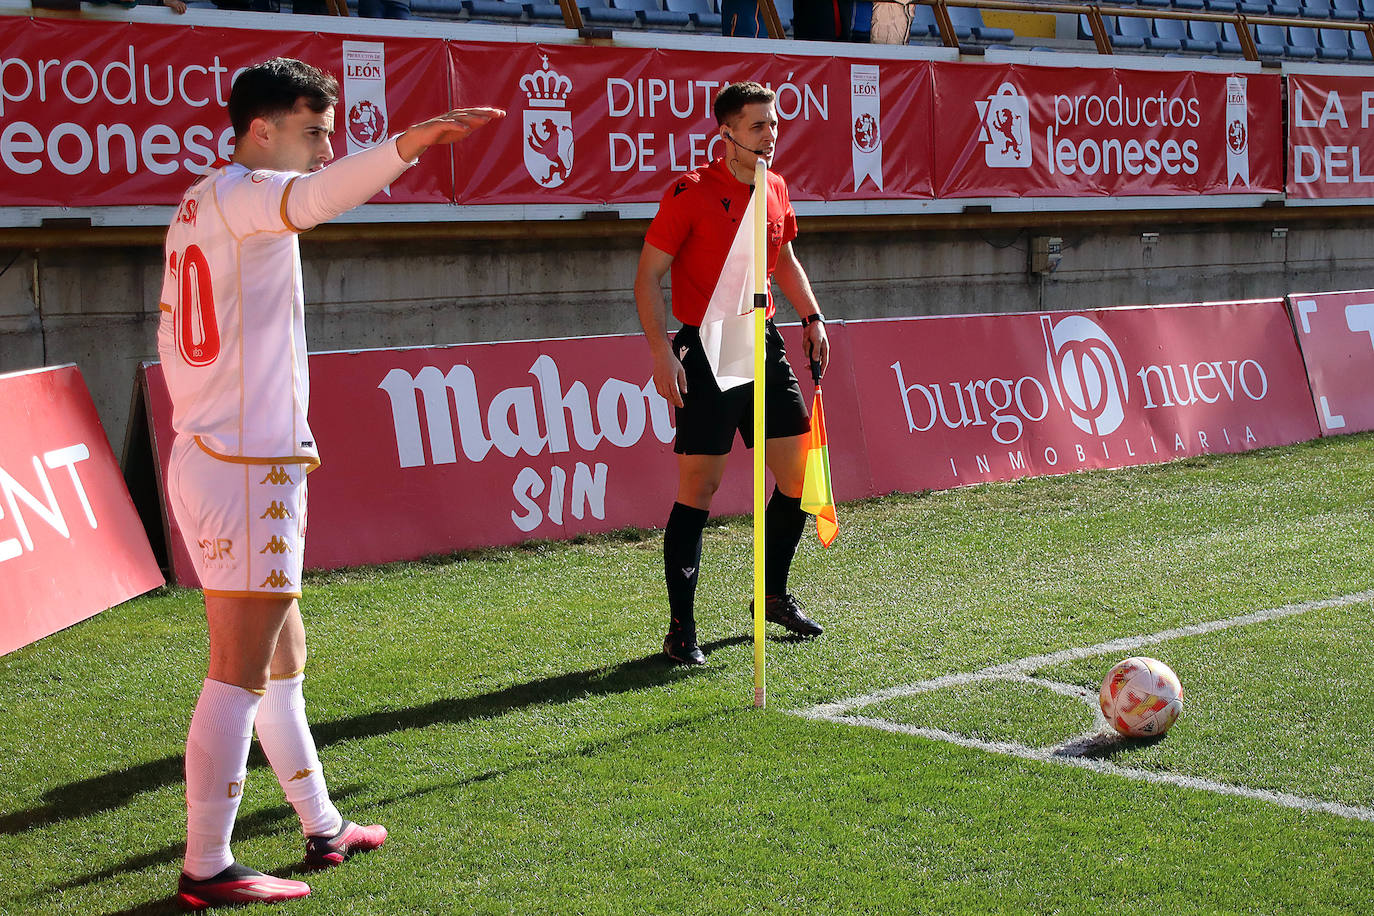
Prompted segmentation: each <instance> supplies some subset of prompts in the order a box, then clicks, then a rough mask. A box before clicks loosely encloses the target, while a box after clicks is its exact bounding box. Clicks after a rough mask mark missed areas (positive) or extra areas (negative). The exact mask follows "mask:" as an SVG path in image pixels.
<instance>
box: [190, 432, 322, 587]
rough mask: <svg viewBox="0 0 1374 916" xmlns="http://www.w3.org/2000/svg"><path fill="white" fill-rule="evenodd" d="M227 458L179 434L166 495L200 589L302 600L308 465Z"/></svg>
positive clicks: (192, 438) (191, 438) (195, 440)
mask: <svg viewBox="0 0 1374 916" xmlns="http://www.w3.org/2000/svg"><path fill="white" fill-rule="evenodd" d="M250 460H251V461H253V463H249V462H248V461H245V460H242V459H238V460H233V461H227V460H225V459H223V458H217V457H215V456H213V455H211V454H210V453H209V452H207V451H206V450H205V449H204V448H203V447H202V446H201V445H200V443H199V442H198V441H197V439H196V438H195V437H193V436H177V438H176V441H175V442H174V443H172V458H171V461H170V463H169V465H168V468H167V501H168V504H169V505H170V506H171V508H172V514H173V515H174V516H175V517H176V521H177V525H178V526H180V528H181V536H182V538H183V539H184V540H185V542H186V549H187V550H188V551H189V552H190V554H191V560H192V562H193V563H194V564H195V567H196V572H197V573H198V574H199V575H200V585H201V588H202V589H204V590H205V593H206V594H207V595H212V596H215V595H218V596H223V597H228V598H257V597H261V598H269V597H274V596H278V597H283V598H299V597H300V595H301V568H302V562H303V554H304V553H305V512H306V508H305V507H306V500H305V475H306V470H307V468H308V465H305V464H271V463H256V460H255V459H250Z"/></svg>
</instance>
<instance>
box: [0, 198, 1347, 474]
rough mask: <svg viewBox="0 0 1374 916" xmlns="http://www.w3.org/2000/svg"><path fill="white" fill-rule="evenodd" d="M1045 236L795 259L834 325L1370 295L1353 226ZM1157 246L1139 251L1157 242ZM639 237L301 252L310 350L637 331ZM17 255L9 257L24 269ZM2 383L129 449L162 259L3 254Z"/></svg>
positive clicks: (882, 239) (834, 248)
mask: <svg viewBox="0 0 1374 916" xmlns="http://www.w3.org/2000/svg"><path fill="white" fill-rule="evenodd" d="M1275 219H1276V221H1275V222H1253V221H1247V222H1245V223H1222V224H1209V223H1206V222H1201V221H1195V222H1191V223H1174V224H1172V225H1169V224H1162V225H1151V226H1146V225H1145V224H1144V223H1142V224H1141V225H1140V226H1139V227H1137V226H1134V225H1132V226H1120V227H1116V228H1106V229H1103V228H1097V229H1092V228H1085V227H1079V228H1073V227H1071V226H1064V227H1059V228H1053V227H1052V228H1046V229H1037V230H1035V233H1036V234H1045V235H1059V236H1061V237H1062V238H1063V239H1064V254H1063V261H1062V263H1061V265H1060V267H1059V269H1058V271H1056V272H1055V273H1054V274H1052V275H1050V276H1048V277H1045V278H1041V277H1037V276H1032V275H1029V274H1028V273H1027V270H1026V265H1027V247H1028V245H1029V243H1030V237H1031V233H1030V232H1029V231H1023V230H1017V229H1003V228H983V229H978V228H950V229H942V230H920V229H916V230H913V229H902V230H885V231H874V230H872V229H868V230H856V229H852V228H850V229H847V230H846V231H838V230H836V229H835V228H833V226H834V224H833V223H826V222H822V221H811V222H810V223H805V222H804V223H803V227H802V228H803V235H802V236H801V237H800V238H799V239H798V240H797V242H796V243H795V247H796V250H797V252H798V254H799V256H800V258H801V260H802V263H803V264H804V265H805V266H806V268H807V270H808V272H809V273H810V275H811V279H812V282H813V285H814V286H815V288H816V291H817V295H818V296H819V298H820V300H821V303H822V307H823V308H824V310H825V312H826V313H827V314H828V315H830V316H831V317H836V318H876V317H889V316H899V315H926V314H959V313H968V312H998V311H1031V310H1038V309H1085V308H1095V307H1102V306H1114V305H1132V304H1144V303H1161V302H1187V301H1199V300H1208V299H1237V298H1252V297H1262V296H1278V295H1282V294H1284V293H1287V292H1292V291H1299V290H1301V291H1320V290H1335V289H1359V288H1367V287H1371V286H1374V250H1371V245H1370V234H1369V231H1368V230H1367V229H1366V228H1365V227H1364V226H1363V225H1362V224H1361V223H1360V222H1359V221H1357V220H1355V219H1346V220H1344V221H1340V220H1325V221H1320V222H1316V221H1310V220H1309V221H1306V222H1302V223H1297V224H1291V225H1288V231H1287V233H1286V234H1283V235H1281V236H1280V237H1275V236H1276V233H1275V232H1274V227H1275V226H1276V225H1284V224H1285V220H1284V216H1283V214H1282V213H1281V212H1280V213H1277V214H1276V215H1275ZM1146 228H1148V229H1149V230H1150V231H1157V232H1158V233H1159V237H1158V240H1157V241H1153V242H1148V243H1147V242H1143V241H1142V238H1141V235H1142V231H1143V230H1144V229H1146ZM641 232H642V226H641V225H639V224H636V225H635V226H627V227H625V231H620V232H618V233H611V234H610V237H600V238H598V237H590V236H589V237H583V238H573V239H566V238H563V239H552V240H550V239H534V238H525V239H516V240H506V241H488V240H478V241H474V240H470V239H468V240H434V239H431V240H427V241H412V240H406V241H369V242H361V243H360V242H356V241H338V240H331V239H330V238H329V237H328V236H325V235H323V234H322V232H321V233H319V234H317V235H316V236H314V237H312V236H310V235H307V236H306V237H305V239H304V240H303V244H302V254H303V261H304V265H305V290H306V301H307V303H309V304H308V307H307V330H308V333H309V337H310V341H311V348H312V349H314V350H335V349H360V348H365V347H394V346H412V345H419V344H448V343H462V342H468V341H478V340H514V339H521V338H537V337H563V336H575V335H583V334H606V333H621V332H633V331H637V330H638V323H637V320H636V317H635V311H634V301H633V297H632V293H631V283H632V281H633V277H634V268H635V262H636V259H637V257H638V253H639V247H640V244H641V238H642V235H641V234H640V233H641ZM11 259H13V262H12V263H10V262H11ZM7 263H9V264H10V266H9V268H8V269H6V270H5V271H4V273H3V274H0V372H6V371H12V370H15V369H24V368H32V367H35V366H41V365H45V364H47V365H52V364H57V363H63V362H75V363H77V364H78V365H79V366H80V367H81V369H82V372H83V374H84V375H85V377H86V381H87V384H88V385H89V386H90V388H91V393H92V395H93V396H94V398H95V402H96V405H97V407H98V408H99V410H100V415H101V418H102V420H103V421H104V423H105V426H106V430H107V432H108V433H109V435H110V439H111V442H112V444H113V445H114V447H115V451H116V453H119V452H120V450H121V449H122V447H123V442H124V432H125V424H126V419H127V415H128V409H129V401H130V395H131V391H132V382H133V378H134V369H135V367H136V366H137V364H138V361H139V360H140V359H145V358H154V357H155V354H156V328H157V321H158V317H159V314H160V313H159V311H158V307H157V302H158V296H159V292H160V288H161V273H160V265H161V251H160V249H159V248H157V247H155V246H153V245H151V244H149V245H138V246H131V247H123V248H81V247H56V248H44V249H41V250H38V251H36V252H35V251H32V250H16V249H12V248H11V249H8V250H6V249H0V266H2V265H4V264H7Z"/></svg>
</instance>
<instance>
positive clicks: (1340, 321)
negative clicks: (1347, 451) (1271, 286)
mask: <svg viewBox="0 0 1374 916" xmlns="http://www.w3.org/2000/svg"><path fill="white" fill-rule="evenodd" d="M1288 303H1289V307H1290V308H1291V309H1292V310H1293V325H1294V326H1295V327H1296V328H1297V330H1298V345H1299V346H1300V347H1302V357H1303V360H1304V361H1305V362H1306V363H1307V379H1308V381H1309V382H1310V383H1311V385H1312V398H1313V400H1314V401H1315V402H1316V406H1317V420H1318V422H1320V423H1321V429H1322V435H1326V436H1330V435H1339V434H1342V433H1358V432H1364V431H1365V430H1370V429H1374V290H1368V289H1366V290H1357V291H1355V292H1344V293H1293V294H1292V295H1290V296H1289V297H1288Z"/></svg>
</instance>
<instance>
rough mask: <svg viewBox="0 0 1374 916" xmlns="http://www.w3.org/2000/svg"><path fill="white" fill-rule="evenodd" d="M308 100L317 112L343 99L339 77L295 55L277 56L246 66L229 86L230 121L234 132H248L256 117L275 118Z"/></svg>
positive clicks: (307, 104)
mask: <svg viewBox="0 0 1374 916" xmlns="http://www.w3.org/2000/svg"><path fill="white" fill-rule="evenodd" d="M299 101H304V102H305V104H306V106H307V107H308V108H309V109H310V110H311V111H313V112H316V113H319V112H322V111H324V110H325V109H326V108H328V107H329V106H330V105H334V104H337V103H338V101H339V81H338V80H336V79H335V78H334V77H332V76H330V75H329V74H328V73H325V72H324V71H323V70H320V69H317V68H315V67H312V66H310V65H309V64H306V63H302V62H301V61H298V60H296V59H295V58H291V57H274V58H272V59H271V60H265V61H263V62H262V63H260V64H255V65H254V66H252V67H249V68H248V69H247V70H244V71H243V72H242V73H240V74H239V75H238V78H237V79H235V80H234V88H232V89H230V90H229V123H230V124H232V125H234V136H235V137H242V136H243V135H244V134H246V133H248V125H250V124H252V123H253V119H254V118H267V119H268V120H272V119H275V118H282V117H285V116H286V115H289V114H290V113H291V112H293V111H295V110H296V103H297V102H299Z"/></svg>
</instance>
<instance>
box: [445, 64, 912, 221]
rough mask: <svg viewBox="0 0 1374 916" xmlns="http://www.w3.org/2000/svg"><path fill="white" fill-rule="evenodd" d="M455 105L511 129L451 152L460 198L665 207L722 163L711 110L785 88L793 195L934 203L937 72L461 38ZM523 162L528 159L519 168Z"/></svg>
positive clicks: (782, 159) (782, 99)
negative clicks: (740, 83)
mask: <svg viewBox="0 0 1374 916" xmlns="http://www.w3.org/2000/svg"><path fill="white" fill-rule="evenodd" d="M449 50H450V55H451V58H450V62H451V66H452V69H453V74H454V81H455V82H454V92H453V94H454V98H455V99H456V100H457V104H459V105H475V104H482V103H485V104H503V105H505V106H507V107H508V109H509V116H508V122H507V123H506V124H503V125H501V126H500V129H499V130H497V131H493V132H492V133H491V134H490V135H487V136H484V137H483V138H482V142H481V143H471V144H463V145H461V146H459V147H457V148H456V149H455V156H456V158H457V173H458V176H459V178H458V182H459V191H458V202H459V203H464V204H498V203H500V204H516V203H518V204H542V203H549V204H553V203H559V204H567V203H587V204H605V203H612V202H633V201H640V202H645V201H657V200H659V198H661V197H662V196H663V193H664V191H665V190H667V188H668V186H669V184H671V183H672V181H673V178H674V177H675V176H676V175H679V174H681V173H683V172H687V171H691V170H692V169H696V168H699V167H700V166H703V165H706V164H707V163H709V162H710V161H711V160H712V159H714V158H717V157H719V156H722V155H724V153H725V150H724V148H723V146H722V145H723V144H725V143H726V142H727V141H725V140H723V139H722V138H721V137H720V136H719V133H718V131H717V126H716V120H715V115H714V114H713V113H712V103H713V102H714V101H715V96H716V93H717V92H718V91H719V90H720V88H721V87H722V86H724V85H725V84H727V83H730V82H734V81H737V80H744V79H752V80H756V81H758V82H760V83H763V84H765V85H767V86H771V87H772V88H773V90H774V91H775V92H777V94H778V95H777V103H776V108H777V112H778V118H779V121H780V124H779V127H778V146H777V152H776V156H775V159H774V161H775V164H776V167H777V169H778V171H779V172H780V173H781V174H782V175H783V176H784V177H785V178H786V179H787V183H788V188H789V190H790V193H791V196H792V199H794V200H839V199H846V198H866V199H895V198H905V197H930V196H931V189H932V178H931V148H930V132H929V131H928V130H925V129H923V128H921V127H919V125H925V124H929V123H930V90H929V81H930V65H929V64H928V63H924V62H921V61H893V60H867V61H865V60H858V59H848V58H836V57H810V56H798V55H785V54H756V53H749V54H746V53H739V54H731V53H715V52H697V51H676V50H647V51H646V50H644V49H641V48H616V47H602V46H597V47H590V46H581V45H519V44H513V45H498V44H487V43H482V44H478V43H471V42H452V43H451V44H450V45H449ZM519 164H523V168H522V167H520V165H519Z"/></svg>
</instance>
